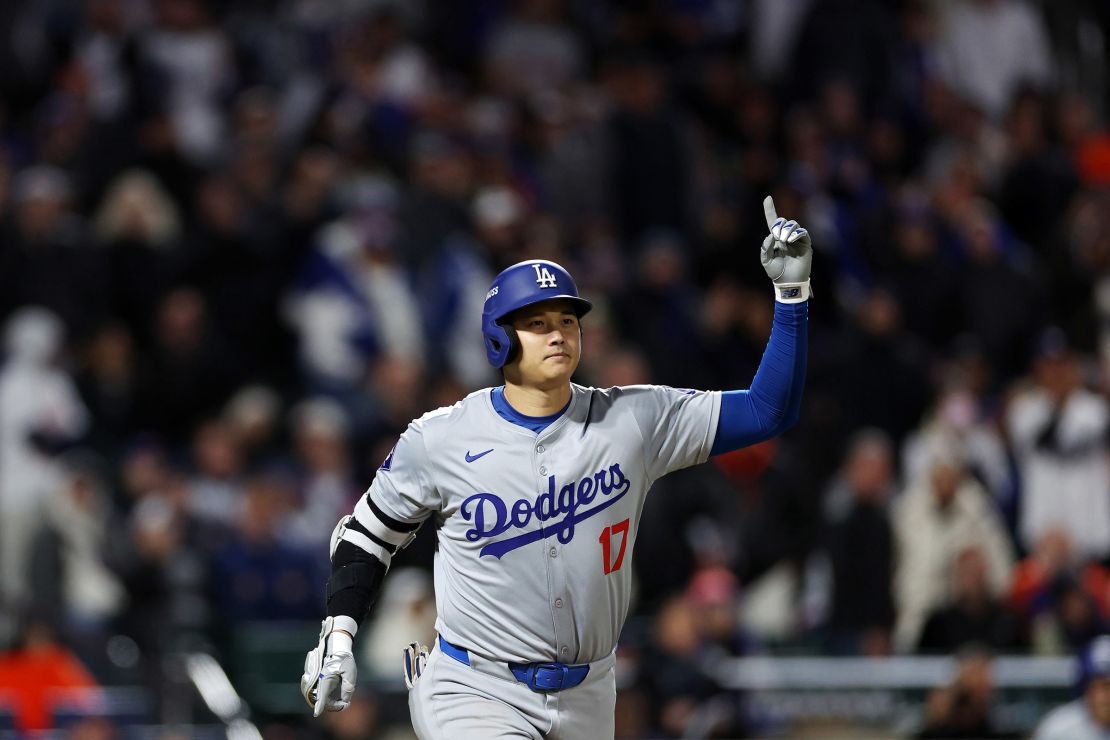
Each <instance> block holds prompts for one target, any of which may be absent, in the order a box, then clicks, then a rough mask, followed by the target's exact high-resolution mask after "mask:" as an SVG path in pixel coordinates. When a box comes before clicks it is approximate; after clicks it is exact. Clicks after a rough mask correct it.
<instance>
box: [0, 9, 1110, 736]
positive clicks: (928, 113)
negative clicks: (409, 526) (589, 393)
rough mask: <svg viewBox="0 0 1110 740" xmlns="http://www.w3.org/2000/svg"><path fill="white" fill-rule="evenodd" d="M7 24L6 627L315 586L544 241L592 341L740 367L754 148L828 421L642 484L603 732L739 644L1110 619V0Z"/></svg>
mask: <svg viewBox="0 0 1110 740" xmlns="http://www.w3.org/2000/svg"><path fill="white" fill-rule="evenodd" d="M0 39H3V43H0V91H2V100H3V104H2V106H0V324H2V326H3V333H2V337H3V348H2V353H3V354H2V364H0V638H2V640H3V642H4V643H5V644H7V645H9V646H11V648H12V652H10V653H8V654H7V657H6V658H0V667H2V666H3V664H4V661H5V660H7V661H13V660H14V661H18V660H25V659H27V658H26V654H27V651H29V650H32V651H33V647H32V646H34V645H44V644H45V645H51V644H53V645H54V646H55V647H54V648H52V650H61V647H60V646H63V645H64V648H65V650H68V651H71V655H70V658H66V657H65V654H64V651H63V653H61V654H56V653H53V652H52V653H50V655H53V656H55V657H56V658H57V659H58V660H59V661H61V662H62V663H66V661H67V660H70V661H71V662H70V663H67V664H66V665H68V668H69V670H68V671H67V670H63V671H61V673H63V674H65V675H68V676H70V678H71V679H72V680H73V681H76V682H77V683H79V684H85V683H89V682H99V683H113V682H120V681H130V682H133V683H145V684H146V685H148V686H158V685H160V682H161V680H162V679H161V676H162V675H163V672H164V663H163V661H162V657H163V656H165V655H166V654H168V653H172V652H173V651H177V650H181V649H183V646H184V645H198V644H202V645H206V646H208V647H209V648H210V649H213V650H215V651H216V652H217V654H219V655H220V656H221V657H222V658H223V659H226V660H229V661H232V666H231V668H232V671H233V673H234V668H235V666H234V664H233V663H234V661H233V659H232V658H231V657H230V656H233V655H234V654H235V650H234V640H235V639H236V635H237V634H239V633H240V632H239V630H240V629H241V628H244V626H248V628H249V625H250V624H253V623H257V622H259V621H278V620H281V621H285V620H307V621H312V620H316V619H318V618H320V617H321V615H322V613H323V583H324V580H325V579H326V575H327V570H328V563H327V544H328V537H329V535H330V533H331V531H332V528H333V526H334V524H335V522H336V521H337V520H338V518H339V517H340V516H341V515H343V514H345V513H348V512H349V511H350V509H351V508H352V506H353V503H354V502H355V501H356V500H357V497H358V496H359V495H360V493H361V492H362V491H364V490H365V488H366V487H367V486H368V484H369V482H370V480H371V479H372V475H373V471H374V470H375V469H376V468H377V467H378V465H379V463H380V462H381V460H382V459H383V458H384V457H385V454H386V453H387V451H388V450H389V449H390V447H391V446H392V445H393V443H394V441H395V439H396V436H397V435H398V433H399V432H400V431H401V430H402V429H403V428H404V427H405V425H406V424H407V423H408V421H409V420H410V419H412V418H414V417H416V416H418V415H419V414H421V413H423V412H424V411H426V410H428V409H431V408H434V407H437V406H442V405H445V404H450V403H453V402H454V401H456V400H457V399H459V398H461V397H462V396H463V395H464V394H465V393H467V392H469V391H470V390H472V389H476V388H480V387H483V386H488V385H493V384H496V383H497V382H498V377H497V375H496V374H495V373H494V372H493V371H492V369H491V368H490V367H489V366H488V365H487V364H486V361H485V358H484V351H483V349H482V344H481V333H480V326H479V313H480V309H481V304H482V300H483V298H484V294H485V291H486V289H487V288H488V285H489V282H490V280H491V278H492V276H493V275H495V274H496V273H497V272H498V271H499V270H500V269H502V268H504V267H506V266H507V265H509V264H512V263H514V262H516V261H519V260H521V259H525V258H532V257H543V258H548V259H554V260H556V261H558V262H560V263H562V264H564V265H565V266H567V267H568V268H569V269H570V270H571V272H572V274H574V275H575V277H576V279H577V281H578V284H579V287H580V289H581V290H582V292H583V293H584V294H585V295H587V296H588V297H590V298H591V299H592V300H593V301H594V302H595V306H596V307H597V310H595V311H594V312H592V313H591V314H590V316H589V317H588V319H587V320H586V322H585V323H584V331H585V335H586V336H585V352H584V359H583V365H582V367H581V369H580V371H579V375H578V377H577V378H576V379H577V380H578V381H579V382H582V383H585V384H590V385H598V386H610V385H617V384H629V383H644V382H653V383H664V384H675V385H679V386H684V387H698V388H706V389H735V388H743V387H746V386H747V385H748V383H749V382H750V379H751V377H752V375H753V373H754V370H755V368H756V366H757V364H758V362H759V358H760V355H761V353H762V349H763V346H764V344H765V342H766V338H767V335H768V332H769V328H770V321H771V316H772V311H773V301H772V293H771V291H770V288H769V285H768V284H767V280H766V276H765V275H764V273H763V270H762V268H761V266H760V264H759V260H758V247H759V245H760V243H761V241H762V238H763V236H764V234H765V230H766V226H765V224H764V222H763V217H762V211H761V208H760V202H761V201H762V199H763V197H764V196H765V195H767V194H772V195H773V196H774V198H775V202H776V204H777V205H778V210H779V212H780V213H782V214H784V215H786V216H788V217H791V218H796V219H797V220H799V221H800V222H801V223H802V224H804V225H805V226H806V227H807V228H808V229H809V230H810V232H811V233H812V234H813V241H814V245H815V250H816V254H815V259H814V278H813V282H814V288H815V291H816V297H815V298H814V299H813V301H812V308H811V313H810V317H811V318H810V322H811V330H810V337H811V339H810V349H809V373H808V379H807V384H806V391H805V392H806V396H805V399H804V401H803V407H802V419H801V421H800V422H799V424H798V425H797V426H796V427H795V428H794V429H793V430H791V431H790V432H789V433H788V434H786V435H785V436H784V437H783V438H781V439H777V440H773V441H770V442H767V443H765V444H762V445H759V446H757V447H754V448H750V449H747V450H742V451H739V452H736V453H731V454H728V455H724V456H721V457H719V458H716V459H714V461H713V462H712V463H711V464H709V465H706V466H702V467H699V468H696V469H691V470H687V471H683V472H681V473H678V474H675V475H673V476H671V477H669V478H667V479H664V480H662V481H660V482H659V484H658V485H657V486H656V490H655V491H654V492H653V493H652V495H651V496H650V497H649V500H648V504H647V507H646V510H645V514H644V518H643V521H642V524H641V527H642V531H641V532H640V534H639V536H638V539H637V541H638V547H637V553H636V560H635V566H636V568H637V573H638V574H639V579H638V598H637V601H636V606H635V607H634V610H635V613H634V615H633V618H632V620H631V621H630V623H629V627H628V629H627V630H626V635H625V638H624V640H623V641H622V646H621V649H620V650H621V656H622V658H623V662H622V665H623V666H624V668H623V669H622V671H621V676H620V682H621V688H622V692H621V703H620V705H619V707H618V729H619V731H620V732H621V733H623V734H624V735H625V736H628V737H644V736H668V737H677V736H679V735H681V734H682V733H684V732H687V733H689V732H695V733H696V732H698V731H703V734H705V735H708V734H712V733H713V732H718V733H723V734H728V733H732V734H742V733H743V732H744V731H745V727H746V722H747V720H746V719H745V717H744V716H743V715H744V712H743V711H742V697H739V696H737V695H735V694H731V693H729V692H725V691H723V690H722V689H721V688H720V686H719V685H718V684H717V683H716V682H715V679H714V678H713V676H714V675H715V674H714V666H715V665H717V664H718V663H719V661H720V660H721V659H722V658H726V657H729V656H736V655H744V654H750V653H753V652H763V651H774V650H790V651H794V652H799V651H800V652H806V653H820V654H836V655H884V654H892V653H918V652H921V653H945V654H949V653H954V652H956V651H961V650H968V649H973V650H974V651H978V652H975V653H974V654H975V655H981V654H989V653H991V652H994V653H1000V652H1001V653H1008V652H1019V653H1025V652H1031V653H1034V654H1045V655H1065V654H1070V653H1071V652H1072V651H1074V650H1076V649H1077V648H1078V647H1079V646H1081V645H1083V644H1084V643H1085V642H1086V641H1088V640H1089V639H1090V638H1092V637H1093V636H1095V635H1097V634H1099V633H1102V632H1105V631H1107V629H1108V620H1110V568H1108V566H1110V467H1108V455H1107V430H1108V424H1110V416H1108V407H1107V396H1106V393H1107V390H1108V388H1110V129H1108V128H1107V113H1108V109H1107V102H1108V101H1110V96H1108V94H1107V93H1108V90H1110V77H1108V76H1107V74H1106V70H1107V69H1108V68H1110V67H1108V65H1107V60H1106V57H1105V54H1104V51H1103V50H1104V49H1105V47H1106V44H1107V41H1108V39H1110V5H1107V4H1106V3H1104V2H1100V1H1099V0H1054V1H1053V2H1049V1H1048V0H1044V1H1043V2H1033V1H1025V0H898V1H896V2H880V1H879V0H794V1H792V2H776V1H775V0H654V1H652V2H622V1H619V0H612V1H611V2H593V1H592V0H468V2H465V3H458V2H452V3H435V2H431V0H425V1H424V2H394V1H391V0H341V1H340V0H235V1H234V2H215V0H35V1H34V2H30V1H29V0H28V1H27V2H6V3H3V4H0ZM426 529H429V530H430V528H426ZM433 548H434V533H433V532H431V531H427V532H424V533H423V534H422V536H421V538H420V540H418V542H417V543H416V544H414V545H413V546H412V547H411V548H409V549H408V550H406V551H404V552H403V553H402V554H400V555H398V556H397V557H396V558H395V560H394V562H395V565H394V568H395V570H401V569H403V568H405V567H406V566H411V567H412V568H414V569H415V570H412V571H406V574H405V575H399V574H397V573H395V574H393V576H392V577H394V578H396V580H397V582H398V584H399V585H398V586H397V592H396V594H395V595H394V596H392V597H390V598H388V599H385V602H386V603H383V605H381V606H380V607H379V608H378V609H377V616H376V617H375V620H376V621H374V622H373V623H374V624H375V625H376V626H375V627H374V628H373V629H372V630H370V629H368V630H367V632H368V633H370V634H369V636H368V637H366V638H365V640H366V642H367V645H368V647H367V649H366V652H367V656H366V659H367V661H368V662H369V663H370V664H371V665H375V666H377V665H378V664H379V663H381V664H382V665H381V668H380V670H381V671H382V672H383V673H389V674H390V675H393V674H395V673H396V671H395V666H394V665H393V664H394V663H396V662H397V661H396V660H395V655H399V654H400V653H399V652H398V651H399V649H400V647H401V646H402V645H403V644H404V643H405V642H407V641H408V640H409V639H412V638H413V637H415V636H414V635H406V634H405V631H406V628H408V630H409V631H411V629H412V625H424V629H425V630H427V629H430V624H431V619H430V617H429V615H430V614H431V613H432V612H434V604H433V603H432V601H431V599H432V598H433V597H432V595H431V592H430V588H429V585H428V578H427V576H428V573H427V569H428V567H429V564H430V562H431V556H432V552H433ZM430 604H431V607H430V608H431V611H429V605H430ZM387 607H392V611H391V609H390V608H387ZM413 614H419V615H422V616H421V618H419V619H415V620H412V619H409V617H411V616H412V615H413ZM407 619H408V620H409V621H406V620H407ZM383 636H388V639H386V637H383ZM109 638H111V639H109ZM425 639H427V636H425ZM360 640H362V638H360ZM44 641H45V642H44ZM393 643H395V644H393ZM105 645H108V646H109V649H107V650H105ZM969 645H971V646H975V647H974V648H969V647H968V646H969ZM300 647H301V648H303V649H307V647H308V645H307V644H306V645H303V646H300ZM375 655H380V656H382V657H381V658H380V660H376V659H375V658H374V656H375ZM73 656H76V658H77V659H79V662H77V661H76V660H73ZM386 663H388V665H385V664H386ZM398 665H399V664H398ZM969 665H971V666H972V668H969V669H968V673H969V675H972V676H974V675H977V674H976V673H975V669H974V665H975V664H974V662H972V663H970V664H969ZM660 666H665V669H664V668H660ZM63 667H65V666H63ZM298 668H299V666H298ZM75 676H76V677H75ZM288 678H289V679H290V681H293V680H295V676H294V675H290V676H289V677H288ZM969 681H970V682H971V683H972V684H975V682H974V681H973V680H971V679H969ZM975 685H977V686H978V685H981V682H980V684H975ZM980 693H981V692H980ZM950 703H951V702H950ZM934 704H935V705H936V706H934ZM957 704H958V703H957ZM937 706H939V707H941V709H937V708H936V707H937ZM944 706H946V705H944V703H943V697H939V698H937V700H936V702H934V703H933V704H930V712H931V714H930V719H929V721H933V720H934V719H936V717H934V715H937V716H940V719H937V720H936V721H937V722H942V724H943V721H948V720H949V719H951V718H950V717H947V718H946V716H944V712H943V711H942V709H943V707H944ZM960 706H962V705H960ZM372 709H373V708H372V707H371V708H370V709H366V708H365V707H363V709H361V710H356V711H352V712H351V715H352V716H356V714H357V716H358V717H359V718H361V721H350V720H349V718H348V719H335V720H333V723H334V724H333V727H332V730H333V731H334V732H335V733H336V734H338V735H341V736H344V737H352V738H353V737H360V736H372V734H373V732H375V730H374V721H373V717H374V712H373V711H372ZM167 711H168V712H171V713H172V707H170V708H168V709H166V708H163V712H167ZM953 711H955V710H953ZM358 712H361V713H358ZM937 713H939V715H938V714H937ZM21 716H22V715H21ZM957 719H958V718H957ZM20 721H22V722H31V723H32V725H28V726H33V722H34V721H39V722H40V723H41V722H42V721H44V720H41V719H39V720H31V719H26V718H25V717H24V718H22V719H21V720H20ZM952 721H956V720H952ZM980 729H982V728H980ZM948 731H951V727H950V728H949V730H948ZM368 733H369V734H368ZM977 736H978V735H977Z"/></svg>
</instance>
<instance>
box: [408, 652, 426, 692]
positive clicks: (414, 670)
mask: <svg viewBox="0 0 1110 740" xmlns="http://www.w3.org/2000/svg"><path fill="white" fill-rule="evenodd" d="M404 659H405V688H407V689H410V690H411V689H412V687H413V686H415V685H416V679H418V678H420V674H422V673H423V672H424V667H425V666H426V665H427V664H428V648H426V647H424V646H423V645H421V644H420V643H418V642H410V643H409V644H408V645H407V646H406V647H405V650H404Z"/></svg>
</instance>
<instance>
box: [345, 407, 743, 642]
mask: <svg viewBox="0 0 1110 740" xmlns="http://www.w3.org/2000/svg"><path fill="white" fill-rule="evenodd" d="M720 406H721V394H720V393H717V392H701V391H689V390H679V389H674V388H667V387H661V386H629V387H619V388H609V389H597V388H586V387H582V386H579V385H572V398H571V401H570V405H569V407H568V408H567V410H566V412H565V413H564V414H563V415H562V416H561V417H560V418H559V419H558V420H557V421H555V422H554V423H552V424H551V425H550V426H549V427H547V429H545V430H544V431H543V432H541V433H540V434H538V435H537V434H535V433H533V432H531V431H530V430H528V429H525V428H523V427H521V426H518V425H516V424H513V423H512V422H509V421H507V420H506V419H504V418H502V417H501V416H499V415H498V414H497V412H496V411H495V410H494V407H493V403H492V400H491V398H490V389H488V388H487V389H484V390H481V391H477V392H475V393H472V394H470V395H469V396H467V397H466V398H464V399H463V400H462V401H460V402H459V403H457V404H455V405H454V406H451V407H449V408H443V409H439V410H436V411H432V412H430V413H428V414H425V415H424V416H423V417H421V418H420V419H418V420H416V421H414V422H412V423H411V424H410V425H409V427H408V429H407V430H406V431H405V433H404V434H402V435H401V438H400V440H399V441H398V442H397V446H396V447H395V448H394V449H393V451H392V452H391V453H390V455H389V457H388V458H387V459H386V461H385V462H384V463H383V464H382V467H381V469H380V470H379V471H378V473H377V475H376V476H375V478H374V481H373V483H372V485H371V486H370V489H369V491H367V494H366V495H365V496H363V498H362V499H361V500H360V501H359V503H358V505H357V507H356V508H355V514H354V516H355V518H356V519H357V520H358V521H359V522H360V523H361V524H362V525H363V526H364V527H365V528H366V529H367V530H369V532H370V533H371V535H372V538H373V540H377V542H375V541H371V540H370V539H368V538H366V537H365V536H364V535H361V534H360V533H358V532H354V531H352V530H349V529H348V530H346V531H345V532H344V533H343V535H342V536H343V538H344V539H348V540H349V541H352V542H354V543H355V544H358V545H360V546H362V547H363V548H364V549H367V550H369V551H370V552H372V553H373V554H374V555H375V556H377V557H378V558H380V559H382V560H383V561H384V562H385V563H386V564H388V563H389V557H390V550H392V549H393V546H395V545H399V544H402V543H403V542H404V541H405V540H406V539H407V538H408V537H409V536H410V533H411V532H412V530H413V529H414V525H416V524H418V523H420V522H422V521H424V520H426V519H427V518H428V517H434V521H435V522H436V524H437V526H438V537H439V550H438V552H437V554H436V559H435V589H436V605H437V609H438V619H437V623H436V627H437V629H438V631H439V633H440V634H441V635H442V636H443V637H444V638H445V639H447V640H448V641H449V642H452V643H455V644H457V645H461V646H465V647H466V648H467V649H468V650H471V651H473V652H474V653H476V654H478V655H483V656H486V657H489V658H491V659H495V660H500V661H508V662H520V663H526V662H538V661H559V662H562V663H587V662H592V661H596V660H599V659H601V658H604V657H606V656H608V655H609V654H610V653H612V651H613V648H614V647H615V646H616V643H617V638H618V636H619V635H620V631H621V627H622V625H623V624H624V620H625V617H626V615H627V613H628V606H629V598H630V595H631V579H632V569H631V567H630V561H631V559H632V550H633V547H634V545H635V542H636V534H637V530H638V526H637V524H638V522H639V518H640V513H641V512H642V511H643V504H644V495H645V494H646V492H647V490H648V488H649V487H650V486H651V484H652V483H653V482H654V481H655V480H656V479H658V478H660V477H661V476H663V475H666V474H667V473H669V472H671V471H674V470H678V469H680V468H684V467H688V466H690V465H694V464H696V463H700V462H704V461H705V460H706V459H708V457H709V452H710V448H711V447H712V445H713V441H714V437H715V435H716V431H717V417H718V414H719V412H720ZM379 543H384V544H386V545H388V548H387V547H382V546H381V544H379Z"/></svg>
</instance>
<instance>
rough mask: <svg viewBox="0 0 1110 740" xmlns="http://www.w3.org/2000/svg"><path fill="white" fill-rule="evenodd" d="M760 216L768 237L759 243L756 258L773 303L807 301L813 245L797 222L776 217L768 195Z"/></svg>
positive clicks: (773, 202) (806, 232)
mask: <svg viewBox="0 0 1110 740" xmlns="http://www.w3.org/2000/svg"><path fill="white" fill-rule="evenodd" d="M763 215H764V216H766V217H767V228H768V229H769V230H770V232H771V233H770V234H768V235H767V238H766V239H764V240H763V248H762V249H761V250H760V252H759V259H760V261H761V262H763V269H764V270H766V271H767V276H768V277H770V278H771V281H772V282H773V283H774V284H775V300H776V301H778V302H780V303H801V302H802V301H806V300H809V296H810V290H809V270H810V267H811V266H812V264H813V245H812V243H811V241H810V238H809V232H808V231H806V230H805V229H803V228H802V227H801V226H799V225H798V222H797V221H787V220H786V219H784V218H779V215H778V214H777V213H776V212H775V201H774V200H772V199H771V196H769V195H768V196H767V197H766V198H764V199H763Z"/></svg>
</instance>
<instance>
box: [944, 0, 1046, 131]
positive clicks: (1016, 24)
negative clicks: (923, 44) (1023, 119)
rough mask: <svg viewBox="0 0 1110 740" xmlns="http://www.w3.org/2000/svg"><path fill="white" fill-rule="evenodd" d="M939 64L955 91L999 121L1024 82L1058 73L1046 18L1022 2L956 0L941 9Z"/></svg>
mask: <svg viewBox="0 0 1110 740" xmlns="http://www.w3.org/2000/svg"><path fill="white" fill-rule="evenodd" d="M939 20H940V38H939V40H938V42H939V43H938V49H937V51H938V61H939V62H940V70H941V73H942V74H943V76H944V80H945V82H947V83H948V84H949V85H950V86H951V87H952V89H953V90H955V91H956V92H957V93H958V94H960V95H962V96H964V97H966V98H967V100H969V101H971V102H973V103H975V105H977V106H979V107H980V108H981V109H982V110H984V111H985V112H986V113H987V114H989V115H990V116H992V117H994V118H996V119H998V118H1001V117H1002V115H1003V114H1004V113H1005V112H1006V110H1007V108H1008V106H1009V104H1010V101H1011V100H1012V98H1013V95H1014V93H1015V92H1017V90H1018V88H1019V87H1020V86H1021V85H1022V84H1023V83H1024V84H1032V85H1037V86H1039V87H1047V86H1048V85H1049V84H1050V83H1051V82H1052V76H1053V74H1054V69H1053V62H1052V53H1051V50H1050V48H1049V45H1048V33H1047V30H1046V28H1045V23H1044V19H1043V18H1042V17H1040V16H1039V15H1038V14H1037V12H1036V11H1035V10H1034V9H1033V7H1032V6H1031V5H1029V4H1028V3H1024V2H1020V1H1019V0H956V1H955V2H952V3H948V4H946V5H944V6H942V12H941V15H940V19H939Z"/></svg>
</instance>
